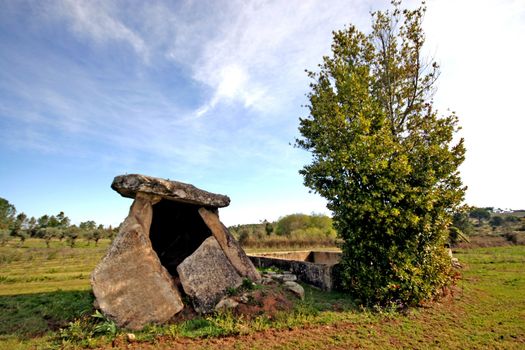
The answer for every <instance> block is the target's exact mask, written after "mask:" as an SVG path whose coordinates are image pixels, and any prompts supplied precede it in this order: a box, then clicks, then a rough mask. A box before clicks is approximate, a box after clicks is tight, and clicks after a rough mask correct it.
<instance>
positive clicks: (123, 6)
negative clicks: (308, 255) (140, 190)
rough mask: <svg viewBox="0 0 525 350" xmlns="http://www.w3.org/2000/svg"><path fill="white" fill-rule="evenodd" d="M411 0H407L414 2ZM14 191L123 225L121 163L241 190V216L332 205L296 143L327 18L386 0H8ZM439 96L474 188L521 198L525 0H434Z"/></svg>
mask: <svg viewBox="0 0 525 350" xmlns="http://www.w3.org/2000/svg"><path fill="white" fill-rule="evenodd" d="M413 4H414V2H407V5H409V6H410V5H413ZM0 6H1V7H0V8H1V9H2V10H1V11H0V67H1V68H0V164H1V165H0V197H4V198H6V199H8V200H9V201H10V202H11V203H13V204H14V205H15V206H16V207H17V209H18V210H19V211H24V212H26V213H27V214H28V215H30V216H40V215H43V214H45V213H50V214H53V213H54V214H56V213H58V212H59V211H64V212H65V213H66V214H67V215H68V216H69V217H70V218H71V219H72V221H73V222H76V223H78V222H80V221H84V220H88V219H94V220H95V221H97V222H99V223H104V224H112V225H116V224H118V223H119V222H120V221H121V220H122V219H123V218H124V217H125V216H126V214H127V210H128V208H129V205H130V204H131V200H129V199H125V198H122V197H120V196H119V195H118V194H117V193H116V192H114V191H112V190H111V189H110V187H109V186H110V184H111V181H112V179H113V177H114V176H116V175H119V174H125V173H142V174H147V175H153V176H158V177H164V178H170V179H174V180H180V181H184V182H189V183H193V184H195V185H196V186H198V187H201V188H203V189H206V190H209V191H213V192H217V193H223V194H227V195H229V196H230V197H231V199H232V204H231V205H230V207H228V208H225V209H223V210H221V217H222V219H223V221H224V222H225V223H226V224H227V225H231V224H237V223H250V222H258V221H259V220H263V219H268V220H275V219H277V218H278V217H279V216H282V215H286V214H290V213H294V212H305V213H310V212H323V213H327V211H326V209H325V202H324V200H323V199H322V198H320V197H318V196H316V195H314V194H309V193H308V190H307V189H306V188H304V186H303V185H302V178H301V177H300V175H298V173H297V172H298V170H299V169H300V168H301V167H302V166H303V165H304V164H306V163H307V162H308V160H309V155H308V154H307V153H306V152H304V151H302V150H298V149H295V148H293V147H292V146H290V143H293V140H294V138H295V137H297V136H298V132H297V125H298V119H299V117H301V116H305V115H306V109H305V108H302V107H301V105H302V104H305V103H306V98H305V94H306V93H307V92H308V83H309V81H308V79H307V77H306V74H305V73H304V69H315V67H316V65H317V64H318V63H320V62H321V58H322V56H323V55H326V54H328V53H329V48H330V43H331V31H332V30H335V29H341V28H343V26H344V25H345V24H348V23H354V24H356V25H358V26H359V27H360V28H362V29H363V30H365V31H366V30H367V28H368V26H369V18H370V17H369V12H370V11H371V10H376V9H381V8H385V7H387V6H388V2H387V1H357V0H354V1H342V0H333V1H329V2H326V1H313V0H311V1H310V0H305V1H146V2H145V1H72V0H71V1H66V0H64V1H51V0H50V1H20V0H19V1H14V0H13V1H0ZM428 7H429V10H428V13H427V16H426V20H425V29H426V32H427V38H428V45H427V51H428V52H429V54H430V55H433V56H435V57H436V59H437V60H438V61H439V62H440V64H441V66H442V75H441V81H440V84H439V90H438V94H437V95H436V105H437V107H438V108H440V110H443V111H445V110H446V109H447V108H451V109H453V110H455V111H456V112H457V113H458V115H459V117H460V123H461V125H462V126H463V130H462V134H461V135H462V136H464V137H465V139H466V145H467V151H468V153H467V161H466V162H465V164H464V165H463V167H462V177H463V179H464V182H465V184H466V185H468V186H469V190H468V193H467V202H468V203H469V204H474V205H480V206H485V205H486V206H489V205H490V206H498V207H511V208H522V207H525V200H524V198H525V190H524V187H523V186H522V177H523V170H524V166H523V165H522V164H523V162H522V161H521V158H522V152H523V149H525V141H524V138H523V136H522V134H523V131H524V130H525V123H524V120H525V118H524V115H523V108H522V106H521V100H522V99H523V97H522V95H523V88H522V83H523V81H525V73H524V68H523V62H525V52H524V45H521V44H520V43H521V42H522V41H523V38H524V37H525V5H524V4H523V2H522V1H510V0H509V1H496V0H494V1H461V2H460V3H459V4H458V3H457V2H454V1H446V0H443V1H429V6H428Z"/></svg>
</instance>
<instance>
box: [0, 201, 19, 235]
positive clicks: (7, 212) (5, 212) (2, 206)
mask: <svg viewBox="0 0 525 350" xmlns="http://www.w3.org/2000/svg"><path fill="white" fill-rule="evenodd" d="M15 215H16V208H15V206H14V205H12V204H11V203H9V201H8V200H7V199H4V198H1V197H0V230H1V229H5V230H7V229H9V228H10V227H11V225H12V224H13V221H14V219H15Z"/></svg>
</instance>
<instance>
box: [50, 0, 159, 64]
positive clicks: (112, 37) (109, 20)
mask: <svg viewBox="0 0 525 350" xmlns="http://www.w3.org/2000/svg"><path fill="white" fill-rule="evenodd" d="M121 5H124V4H121ZM52 11H53V15H58V16H62V17H64V18H65V19H66V20H68V22H69V23H70V25H71V27H72V29H73V31H74V32H75V33H77V34H79V35H81V36H85V37H88V38H89V39H91V40H93V41H94V42H95V43H97V44H107V43H109V44H111V43H112V42H115V41H117V42H120V41H121V42H125V43H127V44H128V45H130V46H131V47H132V49H133V50H134V51H135V52H136V53H137V54H138V55H139V56H141V57H142V58H143V59H144V60H145V61H146V62H147V61H148V60H149V50H148V47H147V45H146V44H145V43H144V40H143V39H142V37H141V36H140V35H139V34H138V33H136V32H134V31H133V30H132V29H131V28H129V27H128V26H126V25H125V24H124V23H123V22H122V21H121V20H119V19H118V16H117V15H116V13H117V12H118V11H119V8H118V7H117V4H115V3H112V2H110V1H98V0H62V1H60V2H56V3H55V4H54V6H52ZM48 14H49V13H48Z"/></svg>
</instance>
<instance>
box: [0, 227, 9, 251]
mask: <svg viewBox="0 0 525 350" xmlns="http://www.w3.org/2000/svg"><path fill="white" fill-rule="evenodd" d="M8 240H9V230H8V229H5V228H0V246H2V247H3V246H5V245H6V243H7V242H8Z"/></svg>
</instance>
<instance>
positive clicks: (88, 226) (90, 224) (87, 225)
mask: <svg viewBox="0 0 525 350" xmlns="http://www.w3.org/2000/svg"><path fill="white" fill-rule="evenodd" d="M78 228H80V229H82V230H94V229H95V228H97V224H96V222H95V221H93V220H89V221H84V222H81V223H80V225H78Z"/></svg>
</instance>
